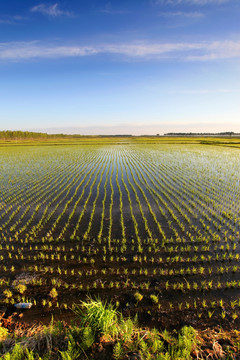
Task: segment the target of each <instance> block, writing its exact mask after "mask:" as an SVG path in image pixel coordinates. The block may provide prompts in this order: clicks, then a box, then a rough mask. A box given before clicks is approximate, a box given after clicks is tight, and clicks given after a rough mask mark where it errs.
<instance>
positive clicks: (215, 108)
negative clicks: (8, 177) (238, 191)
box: [0, 0, 240, 134]
mask: <svg viewBox="0 0 240 360" xmlns="http://www.w3.org/2000/svg"><path fill="white" fill-rule="evenodd" d="M239 24H240V2H239V0H128V1H127V0H115V1H114V0H112V1H105V0H70V1H67V0H65V1H60V0H59V1H57V2H55V1H53V2H51V1H48V2H45V1H43V2H42V1H41V0H40V1H36V0H32V1H30V0H25V1H19V0H16V1H13V0H8V1H1V2H0V130H6V129H22V130H25V129H28V130H30V129H36V130H42V131H48V132H67V133H71V132H78V133H82V134H87V133H89V134H94V133H109V134H110V133H112V134H114V133H132V134H143V133H145V134H152V133H153V134H154V133H165V132H168V131H201V132H204V131H214V132H218V131H227V130H228V131H230V130H232V131H235V132H240V101H239V100H240V61H239V60H240V26H239Z"/></svg>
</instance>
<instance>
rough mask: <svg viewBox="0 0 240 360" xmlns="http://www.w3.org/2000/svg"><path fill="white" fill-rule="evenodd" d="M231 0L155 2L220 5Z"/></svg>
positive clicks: (159, 1)
mask: <svg viewBox="0 0 240 360" xmlns="http://www.w3.org/2000/svg"><path fill="white" fill-rule="evenodd" d="M229 1H231V0H154V3H155V4H171V5H179V4H187V5H212V4H216V5H220V4H224V3H227V2H229Z"/></svg>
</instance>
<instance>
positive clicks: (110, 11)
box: [100, 2, 128, 15]
mask: <svg viewBox="0 0 240 360" xmlns="http://www.w3.org/2000/svg"><path fill="white" fill-rule="evenodd" d="M100 12H101V13H104V14H109V15H119V14H120V15H122V14H127V13H128V11H126V10H122V9H115V8H113V7H112V4H111V2H108V3H107V4H106V5H105V7H104V8H103V9H102V10H100Z"/></svg>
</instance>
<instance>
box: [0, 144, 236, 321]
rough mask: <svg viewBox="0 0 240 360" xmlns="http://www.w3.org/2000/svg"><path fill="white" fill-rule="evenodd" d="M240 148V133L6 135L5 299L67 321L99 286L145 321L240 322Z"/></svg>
mask: <svg viewBox="0 0 240 360" xmlns="http://www.w3.org/2000/svg"><path fill="white" fill-rule="evenodd" d="M43 145H44V146H43ZM239 150H240V140H239V139H237V138H234V139H229V138H219V139H217V138H156V137H152V138H150V137H149V138H144V137H142V138H124V137H123V138H110V137H109V138H83V139H80V140H75V139H71V140H58V141H56V140H52V139H51V140H47V141H42V143H41V145H39V143H38V142H37V141H27V142H24V143H22V142H17V141H12V142H10V143H7V142H4V141H1V143H0V259H1V261H0V300H1V304H2V306H6V305H7V306H9V305H10V304H14V303H16V302H20V301H26V299H27V300H31V301H32V302H33V303H34V304H35V306H34V307H33V308H32V309H31V310H30V311H29V313H28V314H27V313H26V315H25V318H26V319H27V316H29V318H31V319H35V318H37V319H41V317H42V316H46V317H48V316H51V314H56V316H60V317H65V316H68V314H69V308H71V306H72V304H73V303H75V302H79V301H80V299H85V298H86V296H87V295H88V294H91V295H100V296H101V297H103V298H108V299H112V301H113V302H115V303H116V305H117V306H118V307H119V309H121V310H123V311H124V312H125V313H126V314H131V315H133V314H134V313H136V312H137V313H138V314H139V319H140V321H141V322H142V323H143V324H145V323H146V324H150V325H151V324H152V325H155V326H161V327H162V328H165V327H169V326H173V327H174V326H180V325H182V324H183V323H185V322H187V323H189V324H192V325H194V326H207V325H211V324H213V325H214V324H216V323H219V321H221V324H222V325H223V326H226V327H232V326H234V327H236V326H238V325H239V324H240V321H239V315H240V300H239V299H240V297H239V296H240V265H239V257H240V236H239V233H240V152H239ZM21 285H25V286H21Z"/></svg>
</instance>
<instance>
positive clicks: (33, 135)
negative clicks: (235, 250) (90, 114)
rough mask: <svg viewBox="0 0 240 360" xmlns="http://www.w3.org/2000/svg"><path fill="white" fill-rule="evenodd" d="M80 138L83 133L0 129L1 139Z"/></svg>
mask: <svg viewBox="0 0 240 360" xmlns="http://www.w3.org/2000/svg"><path fill="white" fill-rule="evenodd" d="M72 137H74V138H78V137H81V135H65V134H51V135H50V134H47V133H41V132H33V131H20V130H16V131H11V130H6V131H0V139H4V140H18V139H20V140H21V139H52V138H72Z"/></svg>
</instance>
